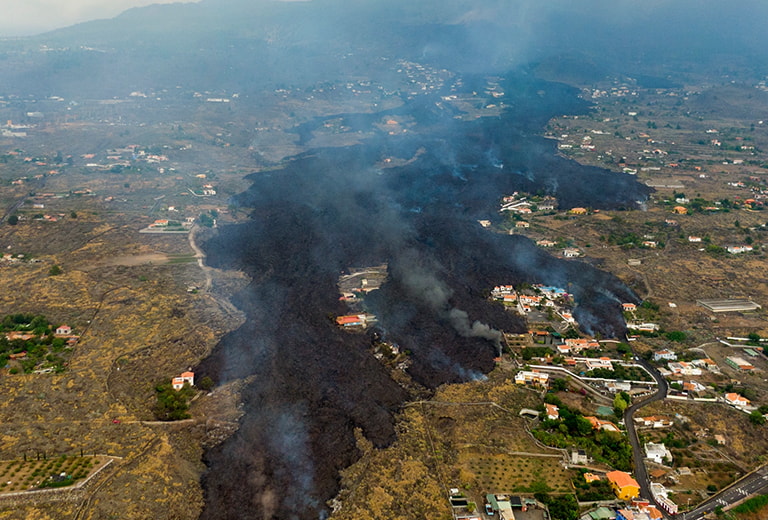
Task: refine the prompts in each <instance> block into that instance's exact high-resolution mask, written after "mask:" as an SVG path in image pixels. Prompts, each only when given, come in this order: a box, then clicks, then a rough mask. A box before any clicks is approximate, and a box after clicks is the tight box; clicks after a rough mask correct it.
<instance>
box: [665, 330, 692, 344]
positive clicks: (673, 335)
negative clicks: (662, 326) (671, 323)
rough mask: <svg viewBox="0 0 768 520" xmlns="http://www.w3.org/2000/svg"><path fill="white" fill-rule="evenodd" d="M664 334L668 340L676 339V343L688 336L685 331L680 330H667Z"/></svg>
mask: <svg viewBox="0 0 768 520" xmlns="http://www.w3.org/2000/svg"><path fill="white" fill-rule="evenodd" d="M664 336H665V337H666V338H667V339H668V340H669V341H677V342H678V343H679V342H681V341H685V338H687V337H688V336H687V335H686V334H685V332H682V331H679V330H673V331H670V332H667V333H666V334H664Z"/></svg>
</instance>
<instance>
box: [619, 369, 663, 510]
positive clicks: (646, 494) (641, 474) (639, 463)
mask: <svg viewBox="0 0 768 520" xmlns="http://www.w3.org/2000/svg"><path fill="white" fill-rule="evenodd" d="M635 359H636V362H637V363H639V364H640V365H642V366H643V367H644V368H645V369H646V370H647V371H648V373H649V374H651V376H653V379H655V380H656V383H658V390H657V391H656V393H655V394H652V395H649V396H648V397H646V398H645V399H641V400H640V401H637V402H636V403H632V404H631V405H630V406H628V407H627V409H626V410H624V425H625V426H626V428H627V437H629V443H630V444H631V445H632V460H633V461H634V465H635V479H636V480H637V483H638V484H639V485H640V496H641V497H643V498H645V499H648V500H650V501H651V503H653V504H656V505H657V506H658V509H659V511H662V513H664V514H665V517H667V518H669V515H666V513H665V512H664V509H663V508H662V507H661V506H659V504H658V503H657V502H656V500H655V499H654V498H653V494H651V481H650V480H649V479H648V470H647V469H646V467H645V454H644V453H643V446H642V445H641V444H640V439H639V438H638V436H637V429H636V428H635V421H634V415H635V412H636V411H637V410H639V409H640V408H642V407H643V406H645V405H647V404H650V403H653V402H655V401H661V400H663V399H664V398H665V397H666V396H667V391H668V390H669V385H668V384H667V380H666V379H664V377H663V376H662V375H661V373H659V371H658V370H656V368H654V367H653V366H651V364H650V363H648V362H647V361H645V360H643V359H640V358H638V357H636V358H635Z"/></svg>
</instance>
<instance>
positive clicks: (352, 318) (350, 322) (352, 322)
mask: <svg viewBox="0 0 768 520" xmlns="http://www.w3.org/2000/svg"><path fill="white" fill-rule="evenodd" d="M363 323H364V321H363V319H362V317H360V316H359V315H348V316H339V317H338V318H336V324H337V325H340V326H342V327H361V326H362V325H363Z"/></svg>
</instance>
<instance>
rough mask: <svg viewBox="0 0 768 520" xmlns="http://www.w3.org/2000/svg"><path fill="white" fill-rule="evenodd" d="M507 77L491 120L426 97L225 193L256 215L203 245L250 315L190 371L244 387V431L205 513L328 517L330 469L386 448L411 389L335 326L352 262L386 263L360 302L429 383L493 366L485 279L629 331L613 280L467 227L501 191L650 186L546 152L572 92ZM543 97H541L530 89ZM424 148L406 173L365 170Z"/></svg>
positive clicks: (622, 196) (218, 464)
mask: <svg viewBox="0 0 768 520" xmlns="http://www.w3.org/2000/svg"><path fill="white" fill-rule="evenodd" d="M516 81H518V79H517V78H514V77H510V78H508V79H507V84H506V85H505V91H507V92H509V93H510V94H508V99H507V104H508V105H509V106H511V107H516V108H512V109H509V110H508V111H507V112H506V113H505V115H504V116H502V117H500V118H493V119H491V118H489V119H480V120H477V121H474V122H470V123H462V122H457V121H456V119H455V118H453V115H454V114H452V113H450V112H446V111H444V110H443V111H441V110H440V109H438V108H435V105H434V103H432V104H422V105H418V106H416V105H413V104H410V105H409V104H406V106H404V107H403V108H401V109H398V110H400V111H401V112H408V113H409V114H410V115H411V116H413V117H414V118H415V119H416V121H417V122H418V123H419V127H418V131H416V132H413V133H412V134H410V135H408V136H405V137H403V136H399V137H391V136H387V135H384V134H381V135H378V136H377V137H374V138H372V139H370V140H369V141H367V142H366V143H364V144H362V145H357V146H352V147H348V148H343V149H321V150H314V151H312V152H310V153H307V154H304V155H301V156H298V157H295V158H293V159H292V160H290V161H288V162H287V163H286V164H285V165H284V166H283V167H282V169H278V170H273V171H269V172H266V173H257V174H253V175H251V176H250V180H251V181H252V182H253V185H252V187H251V188H250V189H249V190H248V191H247V192H245V193H243V194H241V195H239V196H238V197H237V199H236V201H235V202H236V203H239V204H241V205H243V206H245V207H249V208H253V212H252V214H251V219H250V221H249V222H248V223H244V224H238V225H232V226H226V227H223V228H221V229H220V230H219V233H218V234H217V235H216V236H215V237H214V238H212V239H211V240H210V241H209V242H207V243H206V244H205V249H206V254H207V258H208V262H209V263H210V264H211V265H213V266H216V267H221V268H236V269H242V270H244V271H246V272H247V273H249V274H250V275H251V276H252V278H253V282H252V283H251V284H250V285H249V286H248V287H247V288H246V289H245V290H243V291H242V292H241V293H240V294H237V295H235V296H234V301H235V303H236V304H237V305H238V306H239V307H240V308H242V309H243V310H244V311H245V313H246V315H247V317H248V319H247V322H246V323H245V324H244V325H243V326H242V327H241V328H240V329H238V330H236V331H234V332H232V333H230V334H229V335H227V336H226V337H224V338H223V339H222V341H221V342H220V344H219V345H218V346H217V348H216V349H215V351H214V352H213V354H212V355H211V357H210V358H208V359H207V360H205V361H204V362H203V363H202V364H201V366H200V367H198V369H197V371H198V372H200V373H201V374H208V375H210V376H211V377H213V379H214V380H215V381H217V382H219V383H221V382H225V381H229V380H232V379H236V378H241V377H246V376H255V378H254V381H253V383H251V384H250V385H248V386H247V388H246V389H245V391H244V395H243V397H244V406H245V415H244V416H243V418H242V419H241V426H240V429H239V430H238V431H237V432H236V433H235V434H234V435H233V436H232V437H231V438H229V439H228V440H226V441H225V442H224V443H223V444H221V445H219V446H217V447H216V448H213V449H211V450H209V451H208V452H207V453H206V463H207V464H208V467H209V470H208V472H207V474H206V475H205V477H204V487H205V491H206V509H205V511H204V513H203V518H207V519H214V518H215V519H224V518H233V519H234V518H238V519H242V518H298V519H309V518H312V519H316V518H318V517H323V516H325V515H326V514H327V506H326V504H325V502H326V501H327V500H328V499H330V498H332V497H333V496H334V495H335V494H336V492H337V491H338V472H339V470H341V469H343V468H344V467H346V466H348V465H349V464H350V463H352V462H353V461H354V460H355V459H356V457H357V456H358V453H357V451H356V448H355V441H354V436H353V432H354V429H355V428H356V427H359V428H361V429H362V431H363V433H364V434H365V435H366V437H367V438H368V439H370V440H371V441H372V442H373V443H374V444H375V445H378V446H385V445H387V444H388V443H390V442H392V441H393V439H394V424H393V421H394V420H393V417H394V414H395V413H396V412H397V410H398V409H399V407H400V406H401V405H402V403H403V402H404V401H405V400H407V399H408V398H409V396H408V394H407V392H406V391H405V390H404V389H403V388H401V387H400V386H399V385H397V384H396V383H395V382H394V381H393V380H392V379H391V378H390V376H389V373H388V371H387V369H385V368H384V366H383V365H381V364H380V363H379V362H378V361H377V360H376V359H374V357H373V356H372V355H371V354H370V351H369V346H370V342H371V338H370V336H369V335H366V334H350V333H348V332H344V331H341V330H339V329H338V328H337V327H336V325H335V323H334V321H333V317H334V316H336V315H339V314H344V313H345V310H346V308H345V306H344V304H343V302H340V301H339V300H338V297H339V294H338V291H337V288H336V282H337V279H338V276H339V274H340V273H342V272H343V270H344V269H345V268H346V267H348V266H364V265H377V264H380V263H383V262H388V264H389V278H388V280H387V282H386V283H385V284H384V285H383V286H382V287H381V289H379V290H378V291H375V292H373V293H371V294H370V296H369V297H368V299H367V301H366V303H367V305H368V306H369V308H370V310H371V311H372V312H374V313H375V314H376V315H377V316H378V318H379V324H378V325H379V327H378V328H379V329H380V331H382V333H383V334H384V337H385V339H387V340H389V341H393V342H395V343H397V344H398V345H400V346H401V348H403V349H407V350H409V351H411V353H412V354H411V359H412V365H411V366H410V368H409V369H408V371H409V374H410V376H411V377H412V378H413V379H414V380H415V381H416V382H418V383H420V384H421V385H423V386H425V387H427V388H434V387H436V386H437V385H439V384H442V383H446V382H458V381H466V380H469V379H472V378H474V377H478V376H480V375H481V374H483V373H484V372H487V371H489V370H491V369H492V367H493V364H494V363H493V358H494V357H495V356H496V355H497V349H498V346H497V341H496V338H497V337H498V332H497V331H499V330H505V331H510V332H513V331H523V330H525V324H524V322H523V321H522V320H521V319H520V318H518V317H516V316H515V315H513V314H511V313H508V312H505V311H504V310H503V309H502V308H501V307H500V306H498V305H496V304H493V303H492V302H490V301H489V300H488V299H487V298H486V297H485V295H486V294H487V291H488V290H489V289H490V288H492V287H493V286H494V285H497V284H502V283H503V284H510V283H518V282H523V281H525V282H531V283H545V284H549V285H556V286H562V287H569V288H570V292H572V293H573V294H574V295H575V299H576V302H577V307H576V310H575V316H576V319H577V320H578V321H579V322H580V323H581V324H582V326H584V327H586V328H587V330H591V331H600V332H602V333H603V334H605V335H607V336H620V335H622V334H623V333H624V332H625V331H624V328H623V327H624V324H623V320H622V319H621V311H620V305H619V303H620V302H626V301H635V302H636V301H638V299H637V296H636V295H634V294H633V293H632V292H631V291H630V290H629V289H628V288H627V287H625V286H624V285H623V284H621V282H619V281H618V280H617V279H616V278H615V277H613V276H612V275H609V274H607V273H604V272H601V271H599V270H597V269H594V268H592V267H590V266H588V265H586V264H583V263H581V262H574V261H565V260H562V259H558V258H555V257H552V256H551V255H549V254H548V253H546V252H543V251H542V250H540V249H538V248H536V247H535V246H534V245H533V243H532V242H531V241H530V240H528V239H526V238H524V237H520V236H507V235H500V234H496V233H492V232H490V231H488V230H486V229H483V228H481V227H480V226H479V224H477V219H480V218H490V219H494V218H496V211H497V205H498V200H499V198H500V197H501V196H503V195H505V194H509V193H511V192H513V191H529V192H535V191H537V190H540V191H542V192H544V193H548V194H551V195H554V196H556V197H557V198H558V200H559V202H560V206H561V207H573V206H577V205H584V206H591V207H595V208H599V207H604V208H605V207H627V208H631V207H634V205H635V201H641V200H645V198H646V197H647V194H648V188H646V187H645V186H643V185H640V184H638V183H636V182H635V181H634V180H633V179H632V178H631V177H630V176H627V175H623V174H620V173H615V172H610V171H607V170H601V169H598V168H591V167H584V166H580V165H578V164H576V163H574V162H571V161H567V160H565V159H563V158H561V157H558V156H556V154H555V144H554V143H553V142H551V141H548V140H546V139H543V138H540V137H536V136H535V133H536V132H537V131H538V130H539V129H540V128H541V126H542V125H543V124H544V122H546V121H547V120H548V119H549V118H550V117H551V116H552V115H554V114H557V113H564V112H567V111H570V113H573V112H574V111H578V110H580V109H582V108H583V104H581V102H580V101H578V100H576V98H575V95H574V92H573V91H572V90H570V89H567V88H566V87H562V86H558V85H549V84H544V83H540V82H539V83H533V82H531V80H530V79H527V80H526V81H525V82H523V83H520V84H515V82H516ZM542 88H545V89H546V91H547V93H548V95H547V97H546V99H544V100H542V99H541V96H533V95H531V92H539V91H540V90H541V89H542ZM361 117H370V118H371V121H373V120H374V119H375V118H380V117H381V114H374V115H371V116H361ZM359 124H363V123H359ZM303 131H304V132H306V131H311V128H309V129H307V128H305V129H303ZM418 149H422V150H425V153H422V154H421V155H419V157H418V158H417V159H416V160H414V161H412V162H410V163H409V164H408V165H407V166H403V167H399V168H388V169H384V170H381V169H377V168H376V167H375V165H376V164H377V163H378V162H379V161H380V160H381V159H382V158H383V157H387V156H392V155H394V156H398V157H403V158H409V157H412V156H413V154H414V153H415V151H416V150H418Z"/></svg>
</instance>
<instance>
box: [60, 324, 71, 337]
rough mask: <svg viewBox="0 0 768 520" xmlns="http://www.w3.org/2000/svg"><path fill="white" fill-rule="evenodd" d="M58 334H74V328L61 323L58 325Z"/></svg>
mask: <svg viewBox="0 0 768 520" xmlns="http://www.w3.org/2000/svg"><path fill="white" fill-rule="evenodd" d="M56 334H57V335H59V336H69V335H70V334H72V328H71V327H70V326H69V325H59V326H58V327H56Z"/></svg>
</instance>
